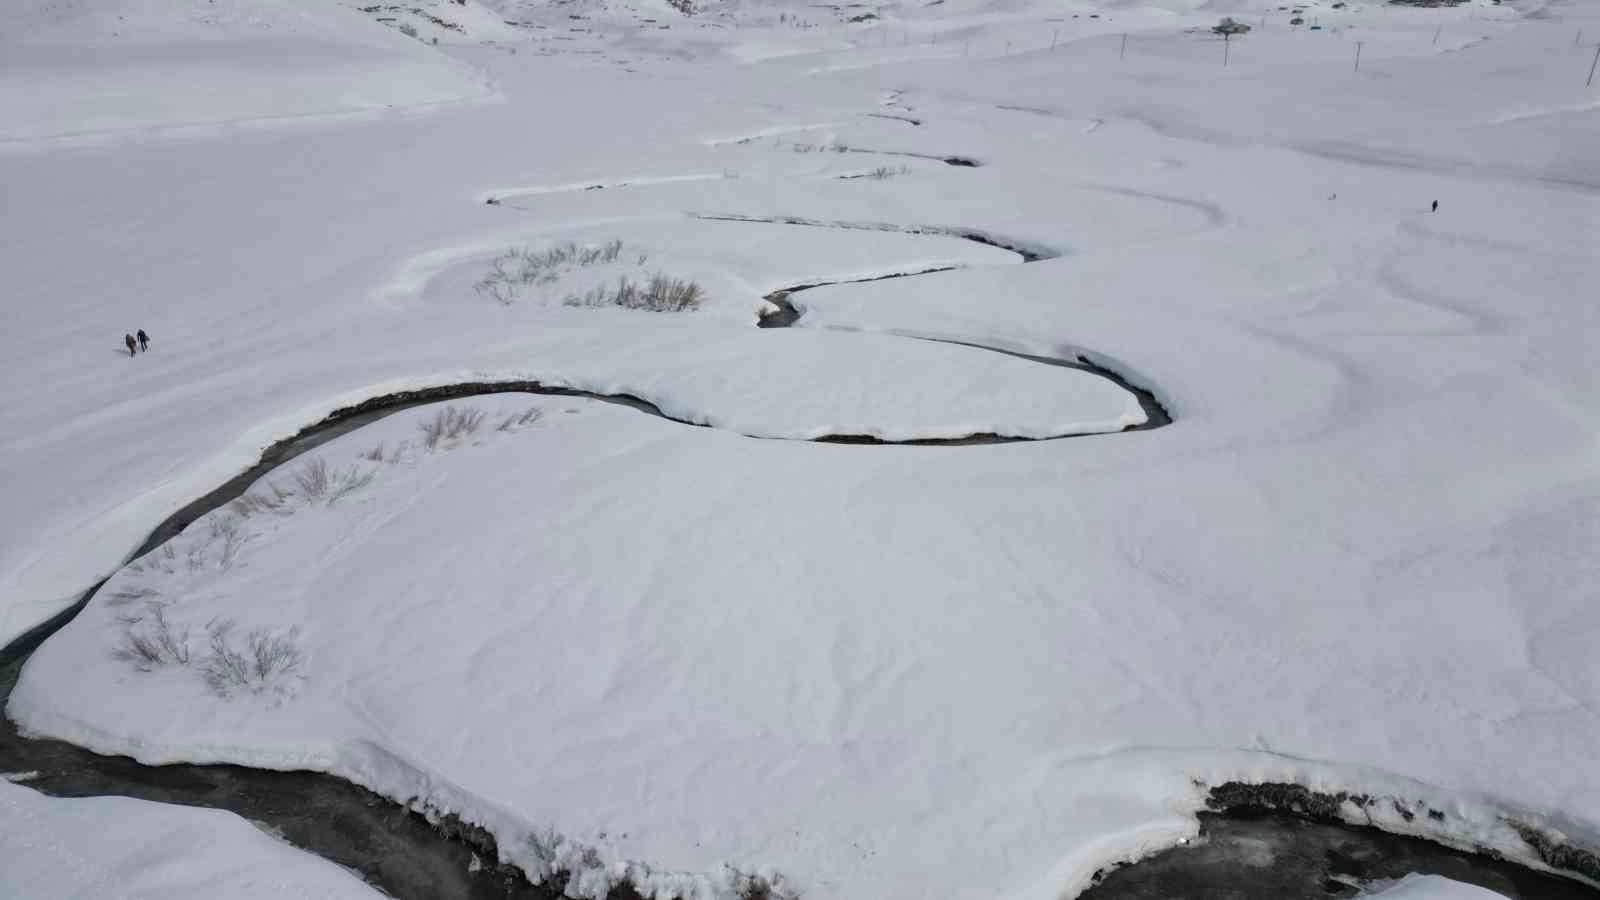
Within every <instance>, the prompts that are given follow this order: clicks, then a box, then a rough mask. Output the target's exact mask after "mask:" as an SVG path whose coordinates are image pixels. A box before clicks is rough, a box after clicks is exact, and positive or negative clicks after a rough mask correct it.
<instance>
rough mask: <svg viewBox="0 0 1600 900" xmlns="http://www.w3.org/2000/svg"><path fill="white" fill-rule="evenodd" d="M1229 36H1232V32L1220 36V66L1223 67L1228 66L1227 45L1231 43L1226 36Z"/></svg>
mask: <svg viewBox="0 0 1600 900" xmlns="http://www.w3.org/2000/svg"><path fill="white" fill-rule="evenodd" d="M1231 37H1233V35H1232V34H1224V35H1223V36H1222V67H1223V68H1224V69H1226V68H1227V67H1228V45H1229V44H1230V43H1232V42H1231V41H1229V40H1228V38H1231Z"/></svg>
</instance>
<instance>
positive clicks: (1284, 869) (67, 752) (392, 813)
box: [0, 273, 1600, 900]
mask: <svg viewBox="0 0 1600 900" xmlns="http://www.w3.org/2000/svg"><path fill="white" fill-rule="evenodd" d="M919 274H927V273H919ZM898 277H911V276H898ZM821 286H822V284H808V285H801V286H797V287H793V288H789V289H786V290H783V291H778V292H774V293H773V294H772V295H769V297H768V298H767V299H768V300H769V301H771V302H772V303H773V305H774V307H775V308H776V312H774V313H772V314H770V315H768V316H766V317H765V318H764V319H763V320H762V322H761V323H760V324H761V325H762V326H763V327H788V326H792V325H794V324H796V322H797V321H798V320H799V319H800V318H801V316H802V315H803V310H801V309H799V308H797V307H795V306H794V305H793V304H792V303H791V302H790V300H789V298H790V296H791V295H793V294H795V293H797V292H799V291H803V290H807V289H809V288H814V287H821ZM885 339H886V340H896V339H898V340H931V341H937V342H944V343H954V344H961V345H963V346H970V347H975V348H978V349H983V350H988V351H991V352H997V353H1004V354H1007V355H1010V356H1014V357H1018V358H1021V359H1026V360H1029V361H1032V362H1036V363H1039V364H1041V365H1045V366H1057V367H1066V368H1074V369H1080V370H1084V371H1089V372H1093V373H1095V374H1097V375H1100V376H1102V377H1105V378H1108V379H1110V380H1112V381H1114V382H1116V383H1117V384H1118V385H1120V386H1121V387H1123V388H1124V389H1125V390H1128V391H1129V392H1131V393H1133V394H1135V395H1136V396H1137V397H1138V398H1139V400H1140V403H1141V406H1142V407H1143V408H1144V410H1145V413H1146V415H1147V418H1148V421H1147V423H1146V424H1144V425H1140V426H1137V428H1139V429H1149V428H1158V427H1161V426H1164V425H1167V424H1169V423H1170V422H1171V418H1170V416H1168V414H1167V412H1166V410H1165V409H1164V408H1162V407H1161V405H1160V404H1159V403H1158V402H1157V401H1156V400H1155V398H1154V396H1153V395H1152V394H1151V392H1150V391H1148V390H1145V389H1141V388H1138V387H1135V386H1133V385H1131V384H1129V383H1128V382H1127V381H1126V380H1125V379H1123V378H1122V377H1121V376H1119V375H1118V374H1116V373H1115V372H1112V371H1109V370H1107V369H1105V368H1102V367H1100V366H1097V365H1095V364H1094V363H1092V362H1091V361H1090V360H1089V359H1087V358H1085V357H1083V356H1079V357H1078V358H1076V359H1067V358H1054V357H1045V356H1034V355H1027V354H1020V353H1016V352H1013V351H1009V350H1004V349H1000V348H996V347H989V346H985V345H982V344H976V343H970V342H964V341H958V340H950V339H942V338H933V337H924V336H917V335H886V336H885ZM505 391H522V392H530V393H542V394H554V395H566V396H572V395H579V396H590V397H594V398H595V399H600V400H606V401H609V402H615V403H620V404H623V405H627V406H630V407H632V408H635V409H638V410H640V411H641V412H645V413H647V414H650V415H656V416H661V417H665V416H663V414H662V413H661V411H660V410H659V409H657V408H656V407H654V406H652V405H651V404H649V403H647V402H645V401H642V400H638V399H636V398H632V397H604V396H598V395H592V394H585V393H584V392H580V391H573V390H568V389H559V388H546V387H544V386H542V385H539V384H537V383H532V382H484V383H472V384H460V385H449V386H441V387H438V388H433V389H428V390H423V391H414V392H408V393H404V394H394V395H388V396H384V397H377V398H373V399H372V400H369V401H367V402H365V403H362V404H359V405H356V406H353V407H349V408H347V409H343V410H339V411H338V412H336V413H334V414H333V415H331V416H329V418H328V419H327V420H325V421H323V422H321V423H319V424H317V425H314V426H312V427H310V428H307V429H306V430H305V431H303V432H302V433H300V434H299V435H296V436H295V437H293V438H290V439H287V440H285V441H282V442H280V443H278V444H276V445H274V446H272V447H271V448H269V449H268V450H267V451H266V452H265V453H263V455H262V457H261V460H260V461H259V462H258V463H257V464H256V465H255V466H253V467H252V468H251V469H249V470H248V471H245V472H242V473H240V474H239V475H238V476H236V477H234V478H233V479H230V480H229V481H228V482H227V483H225V484H223V485H221V486H220V487H218V488H217V489H215V490H213V491H212V492H210V493H209V494H207V495H205V496H204V497H201V498H199V499H197V500H195V501H194V502H192V503H191V504H189V505H188V506H186V507H185V508H183V509H181V510H179V511H178V512H177V513H175V514H173V515H172V516H171V517H169V518H168V519H167V520H166V521H164V522H162V523H161V524H160V525H159V526H157V528H156V529H155V530H154V531H152V532H151V534H150V535H149V537H148V538H147V539H146V541H145V542H144V544H143V545H142V546H141V547H140V548H138V550H137V551H136V552H135V554H134V556H140V555H143V554H145V553H146V552H148V551H149V550H151V549H153V548H155V547H157V546H159V545H160V544H162V543H164V542H165V541H167V540H169V539H170V538H172V537H173V536H175V535H176V534H178V533H179V532H181V531H182V530H183V528H184V527H185V526H186V525H187V524H189V523H190V522H191V521H193V520H194V519H196V518H198V517H199V516H201V515H204V514H205V513H206V512H209V511H211V510H214V509H217V508H219V507H221V506H223V505H224V504H226V503H228V502H230V501H231V500H233V499H234V498H236V497H238V496H239V495H240V494H242V493H243V492H244V491H245V490H246V489H248V488H249V487H250V486H251V484H252V483H254V482H255V481H256V480H257V479H258V478H260V477H261V476H262V475H264V474H266V473H267V472H269V471H270V470H272V469H274V468H276V467H278V466H281V465H283V464H284V463H286V462H289V461H291V460H293V459H295V458H296V457H298V456H300V455H301V454H304V453H306V452H308V451H310V450H313V449H315V448H316V447H318V446H320V445H322V444H323V443H325V442H327V441H329V440H332V439H333V438H335V437H338V436H340V435H343V434H346V433H348V432H350V431H353V430H355V429H358V428H360V427H362V426H364V425H366V424H370V423H371V422H374V421H377V420H378V419H381V418H383V417H385V416H387V415H390V414H393V413H395V412H398V411H400V410H403V409H407V408H410V407H413V406H416V405H419V404H423V403H430V402H437V401H439V400H443V399H448V398H453V397H465V396H473V395H478V394H488V393H499V392H505ZM821 440H830V441H837V442H845V443H878V442H877V441H874V440H871V439H864V438H854V437H852V436H850V435H836V436H831V437H827V438H822V439H821ZM1007 440H1015V439H1013V438H1006V437H1003V436H997V435H973V436H970V437H968V438H963V439H959V440H954V441H929V442H922V443H958V444H984V443H996V442H1003V441H1007ZM913 443H917V442H913ZM97 589H98V586H97V587H96V589H95V590H97ZM95 590H91V591H90V592H89V593H88V594H86V595H85V596H84V597H83V599H82V600H80V602H79V603H78V604H76V605H75V606H74V607H73V608H71V609H69V610H67V611H65V612H64V613H62V614H61V615H59V616H57V617H56V618H54V619H52V620H51V621H49V622H46V623H44V624H42V625H40V626H38V627H37V628H35V629H34V630H32V631H31V632H29V633H28V634H26V635H24V636H23V637H21V638H19V639H17V640H16V641H14V642H12V643H11V644H10V645H8V646H7V647H5V648H4V649H3V650H0V701H4V700H5V699H7V698H8V697H9V695H10V693H11V690H12V688H13V687H14V685H15V684H16V680H17V677H18V674H19V672H20V670H21V668H22V666H23V664H24V663H25V662H26V660H27V658H28V656H29V655H31V653H32V652H33V650H34V649H36V648H37V647H38V646H39V645H40V644H41V643H42V642H43V641H44V640H45V639H46V638H47V637H48V636H49V635H50V634H51V633H53V632H54V631H55V630H57V629H59V628H60V627H61V626H63V625H65V624H66V623H67V622H68V621H69V620H70V619H71V618H72V617H73V616H74V615H75V614H76V613H77V612H78V611H79V610H81V609H82V608H83V607H84V606H85V605H86V604H87V603H88V602H89V600H90V598H91V597H92V596H93V595H94V593H95ZM0 772H6V773H26V777H25V779H24V780H23V783H25V784H27V785H28V786H30V787H32V788H34V789H36V790H39V791H42V792H44V793H46V794H50V795H54V796H63V797H84V796H102V795H124V796H131V797H137V798H141V799H147V800H155V801H162V802H169V803H179V804H188V805H195V806H205V807H214V808H220V809H226V810H229V811H232V812H234V813H237V814H239V815H241V816H243V817H245V818H248V819H251V820H253V821H255V822H257V823H259V824H261V825H262V826H264V827H266V828H268V829H270V830H272V831H274V832H276V833H278V834H280V835H282V836H283V837H284V838H285V839H287V840H289V841H290V842H291V843H293V844H295V845H297V846H300V847H302V848H305V849H307V850H310V851H312V852H315V853H317V854H319V855H321V856H323V857H325V858H327V859H330V860H332V861H335V862H338V863H340V864H342V865H345V866H347V867H350V868H352V869H355V870H357V871H359V872H360V873H361V874H362V875H363V876H364V877H365V878H366V879H367V880H368V881H369V882H370V883H372V884H374V885H376V886H378V887H380V888H382V889H383V890H385V891H386V892H388V893H390V894H392V895H394V896H396V897H403V898H418V900H422V898H429V900H432V898H488V897H496V898H555V897H558V896H561V894H560V891H558V890H553V889H551V888H550V887H540V886H534V885H531V884H529V883H527V881H526V880H525V879H524V878H523V877H522V875H521V873H520V872H519V871H517V870H515V869H511V868H506V869H502V868H499V867H498V866H496V865H495V863H494V861H495V848H494V842H493V839H492V837H490V836H489V835H488V834H486V833H485V832H483V831H481V830H479V829H475V828H472V827H470V826H463V825H462V824H461V823H459V822H456V821H444V822H440V823H430V822H428V821H427V820H426V819H424V818H423V817H422V816H421V815H419V814H416V813H413V812H411V811H409V810H407V809H405V808H403V807H401V806H399V805H397V804H395V803H392V802H390V801H388V800H386V799H384V798H382V797H380V796H378V795H376V794H373V793H371V792H369V791H367V790H365V789H363V788H361V787H358V786H356V785H353V784H351V783H349V782H346V781H344V780H342V779H339V778H335V777H333V776H329V775H323V774H318V773H311V772H275V771H265V770H256V769H249V768H244V767H239V766H228V765H168V766H145V765H141V764H139V763H137V762H134V761H133V760H131V759H129V758H126V757H113V756H101V755H98V754H95V753H92V752H90V751H88V750H85V749H82V748H79V747H76V746H74V745H71V744H68V743H64V742H61V741H54V740H29V739H26V738H24V737H22V736H21V735H19V734H18V733H17V730H16V728H15V727H14V726H13V725H12V723H11V722H10V721H9V720H7V721H5V722H4V723H3V725H0ZM1202 821H1203V828H1204V834H1205V835H1206V839H1205V840H1202V841H1199V842H1196V843H1195V844H1193V845H1190V846H1187V847H1180V848H1175V849H1173V850H1171V851H1168V852H1166V853H1163V854H1159V855H1157V856H1155V857H1153V858H1151V859H1149V860H1146V861H1144V862H1142V863H1140V864H1138V865H1134V866H1129V867H1125V868H1122V869H1118V870H1115V871H1112V872H1110V873H1108V874H1107V876H1106V877H1105V878H1104V879H1103V880H1102V882H1101V883H1100V884H1099V885H1098V886H1096V887H1095V888H1093V889H1091V890H1090V891H1089V892H1088V893H1086V894H1085V895H1084V897H1086V898H1092V900H1152V898H1179V897H1183V898H1191V900H1203V898H1208V897H1215V898H1223V897H1227V898H1244V900H1257V898H1259V900H1293V898H1322V897H1350V896H1356V895H1357V891H1358V888H1357V885H1358V884H1360V883H1362V882H1363V881H1371V880H1374V879H1382V878H1393V877H1399V876H1401V875H1404V874H1405V873H1407V872H1411V871H1421V872H1433V873H1439V874H1445V875H1449V876H1450V877H1453V878H1457V879H1458V880H1463V881H1471V882H1474V883H1478V884H1482V885H1484V886H1486V887H1491V888H1493V889H1495V890H1498V891H1500V892H1501V893H1504V894H1505V895H1506V896H1508V897H1513V898H1541V900H1543V898H1549V900H1568V898H1573V900H1576V898H1586V897H1587V898H1592V897H1600V892H1595V891H1592V890H1590V889H1588V888H1586V887H1584V886H1582V885H1580V884H1578V883H1576V882H1570V881H1565V880H1561V879H1557V878H1553V877H1550V876H1546V875H1541V874H1539V873H1535V872H1532V871H1529V870H1526V869H1521V868H1518V867H1516V866H1512V865H1510V864H1507V863H1503V862H1500V861H1498V860H1494V859H1490V858H1487V857H1482V856H1474V855H1471V854H1466V853H1460V852H1457V851H1452V850H1448V849H1446V848H1443V847H1440V846H1438V845H1435V844H1431V843H1428V842H1426V841H1421V840H1417V839H1412V838H1399V837H1395V836H1392V835H1388V834H1384V833H1382V832H1378V831H1376V830H1373V829H1365V828H1352V827H1346V826H1339V825H1329V824H1317V823H1311V822H1306V821H1304V820H1301V819H1297V818H1294V817H1291V816H1287V815H1282V814H1261V813H1256V812H1251V811H1248V810H1246V811H1240V812H1233V813H1228V814H1224V815H1219V814H1205V815H1203V817H1202ZM623 896H631V892H626V893H625V894H623Z"/></svg>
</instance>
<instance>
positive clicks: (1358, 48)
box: [1353, 41, 1366, 72]
mask: <svg viewBox="0 0 1600 900" xmlns="http://www.w3.org/2000/svg"><path fill="white" fill-rule="evenodd" d="M1364 43H1366V41H1356V67H1355V69H1354V70H1353V71H1356V72H1359V71H1361V45H1362V44H1364Z"/></svg>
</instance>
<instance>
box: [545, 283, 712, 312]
mask: <svg viewBox="0 0 1600 900" xmlns="http://www.w3.org/2000/svg"><path fill="white" fill-rule="evenodd" d="M704 298H705V291H703V290H702V289H701V287H700V285H698V284H695V283H694V282H692V281H684V280H682V279H678V278H669V277H667V276H665V275H660V274H656V275H652V276H650V280H649V281H648V282H646V283H645V284H644V285H643V286H642V287H641V286H640V285H638V284H636V283H634V282H633V281H631V280H629V278H628V277H627V276H626V275H624V276H622V277H620V278H618V279H617V282H616V285H615V286H611V285H607V284H601V285H600V286H598V287H595V288H591V289H590V290H588V291H586V292H584V293H582V294H574V295H572V296H570V297H568V298H566V299H565V300H563V301H562V303H563V304H565V305H566V306H586V307H597V306H620V307H622V308H623V309H642V310H648V311H650V312H683V311H685V310H690V309H694V308H695V307H697V306H699V305H700V301H701V300H702V299H704Z"/></svg>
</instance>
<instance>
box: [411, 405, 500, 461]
mask: <svg viewBox="0 0 1600 900" xmlns="http://www.w3.org/2000/svg"><path fill="white" fill-rule="evenodd" d="M483 420H484V412H483V410H481V409H468V410H465V411H463V410H459V409H456V408H455V407H454V406H446V407H445V408H444V409H441V410H439V411H437V412H435V413H434V414H433V420H432V421H430V422H421V423H419V424H418V425H417V428H418V429H420V430H421V431H422V446H424V447H426V448H428V450H430V451H432V450H435V449H437V448H438V446H439V442H440V441H454V440H458V439H460V438H462V437H464V436H466V435H469V434H476V433H477V431H478V429H479V428H480V427H482V426H483Z"/></svg>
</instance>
